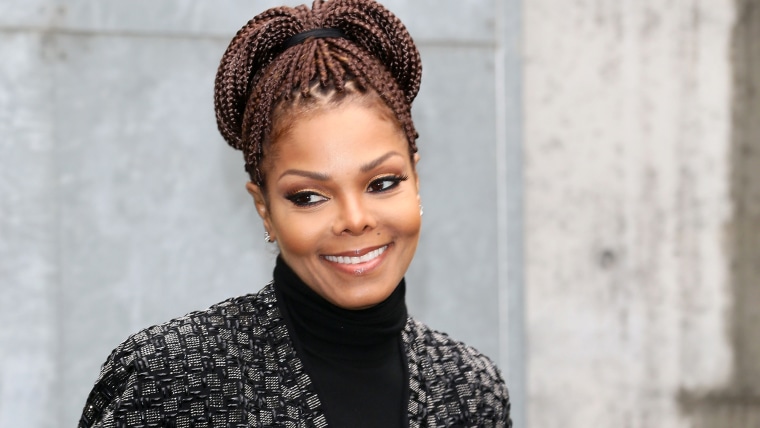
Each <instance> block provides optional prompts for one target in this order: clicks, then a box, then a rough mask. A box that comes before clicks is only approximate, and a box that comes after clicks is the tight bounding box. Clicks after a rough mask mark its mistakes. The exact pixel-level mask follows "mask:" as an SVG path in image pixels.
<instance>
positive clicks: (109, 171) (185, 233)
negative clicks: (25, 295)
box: [56, 36, 274, 425]
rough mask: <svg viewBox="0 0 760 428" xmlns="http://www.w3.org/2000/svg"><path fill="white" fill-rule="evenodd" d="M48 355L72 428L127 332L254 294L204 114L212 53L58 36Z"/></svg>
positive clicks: (234, 199) (266, 260)
mask: <svg viewBox="0 0 760 428" xmlns="http://www.w3.org/2000/svg"><path fill="white" fill-rule="evenodd" d="M57 40H58V46H57V48H58V50H59V52H60V54H61V56H65V58H66V60H65V61H62V62H61V63H60V64H59V67H58V69H57V77H56V84H57V86H58V93H59V96H58V97H57V104H56V107H57V112H58V116H57V117H58V118H59V120H58V126H57V132H56V141H57V142H58V145H59V150H58V152H59V157H58V161H59V166H58V170H59V174H60V180H61V189H60V195H61V204H62V205H61V215H60V216H61V218H60V220H61V247H62V251H61V285H62V306H63V307H65V308H66V311H65V313H63V314H62V317H61V326H62V335H61V337H62V340H63V346H62V353H61V356H60V358H61V360H62V363H63V364H64V366H65V367H68V370H66V371H65V372H64V373H63V376H64V377H63V383H64V384H65V385H67V390H68V391H70V392H71V394H70V395H68V396H67V397H68V400H69V402H68V405H67V406H66V409H67V416H66V418H65V419H66V421H67V422H69V425H70V424H73V423H74V421H75V418H76V417H77V416H78V415H77V414H78V412H79V411H80V410H81V406H82V403H83V400H84V398H85V397H86V394H87V392H89V388H90V387H91V385H92V382H93V381H94V379H95V376H96V375H97V371H98V368H99V366H100V364H101V363H102V362H103V361H104V359H105V357H106V356H107V355H108V353H109V352H110V350H111V349H112V348H113V347H114V346H115V345H116V344H118V343H119V342H120V341H122V340H123V339H125V338H126V336H127V335H128V334H130V333H134V332H136V331H137V330H139V329H141V328H143V327H147V326H148V325H151V324H154V323H158V322H163V321H166V320H168V319H169V318H173V317H176V316H179V315H182V314H184V313H186V312H188V311H191V310H197V309H204V308H205V307H207V306H208V305H210V304H212V303H216V302H218V301H220V300H223V299H225V298H227V297H230V296H234V295H240V294H244V293H249V292H254V291H256V290H258V289H259V288H260V287H261V286H263V284H264V283H265V282H266V281H268V280H269V278H270V277H271V268H272V266H273V260H274V256H273V254H271V253H270V252H267V250H266V249H265V248H264V244H263V241H262V239H261V236H262V228H261V226H260V222H259V220H258V216H257V215H256V213H255V211H254V210H253V204H252V202H251V199H250V197H249V196H248V194H247V193H246V191H245V188H244V184H245V182H246V175H245V173H244V171H243V167H242V157H241V156H240V155H239V154H238V153H237V152H235V151H233V150H232V149H230V148H229V147H228V146H227V144H226V143H225V142H224V141H223V140H222V139H221V137H220V136H219V135H218V132H217V130H216V124H215V122H214V116H213V106H212V86H213V84H212V82H213V76H214V73H215V64H216V62H217V61H218V57H219V55H220V52H221V51H222V50H223V49H224V46H222V45H221V44H220V43H218V42H205V41H202V40H183V39H160V38H154V39H146V38H128V37H127V38H124V37H93V36H58V37H57Z"/></svg>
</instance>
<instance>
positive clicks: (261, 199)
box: [245, 181, 276, 241]
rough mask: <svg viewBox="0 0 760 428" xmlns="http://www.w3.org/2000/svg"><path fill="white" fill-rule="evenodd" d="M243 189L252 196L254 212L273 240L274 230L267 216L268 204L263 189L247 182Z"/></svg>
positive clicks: (274, 237)
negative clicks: (257, 214)
mask: <svg viewBox="0 0 760 428" xmlns="http://www.w3.org/2000/svg"><path fill="white" fill-rule="evenodd" d="M245 189H246V190H247V191H248V194H250V195H251V196H252V197H253V204H254V205H255V206H256V212H257V213H259V217H261V220H262V222H263V223H264V230H266V231H267V232H269V236H270V239H271V240H272V241H274V240H275V239H276V236H275V233H274V230H272V221H271V218H270V216H269V205H268V204H267V200H266V197H265V196H264V191H263V190H262V189H261V187H259V186H258V185H256V184H253V183H252V182H250V181H249V182H248V183H246V184H245Z"/></svg>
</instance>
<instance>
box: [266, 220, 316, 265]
mask: <svg viewBox="0 0 760 428" xmlns="http://www.w3.org/2000/svg"><path fill="white" fill-rule="evenodd" d="M278 220H279V221H277V226H279V227H277V230H278V241H279V244H280V250H281V251H282V252H284V253H288V254H292V255H299V256H302V255H309V254H313V253H314V252H315V251H317V250H318V247H319V243H320V240H321V238H322V235H323V234H324V233H323V231H324V227H323V226H322V225H321V224H320V223H319V222H318V221H316V220H315V219H314V218H308V219H307V216H298V215H290V216H283V218H280V219H278Z"/></svg>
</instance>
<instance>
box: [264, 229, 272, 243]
mask: <svg viewBox="0 0 760 428" xmlns="http://www.w3.org/2000/svg"><path fill="white" fill-rule="evenodd" d="M264 242H267V243H269V242H272V237H271V236H269V232H268V231H265V232H264Z"/></svg>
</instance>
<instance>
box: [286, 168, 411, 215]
mask: <svg viewBox="0 0 760 428" xmlns="http://www.w3.org/2000/svg"><path fill="white" fill-rule="evenodd" d="M408 179H409V176H408V175H388V176H385V177H379V178H376V179H374V180H372V181H371V182H370V183H369V186H368V188H367V190H368V191H369V192H370V193H384V192H388V191H391V190H393V189H395V188H396V187H398V185H399V184H400V183H401V182H403V181H406V180H408ZM385 182H391V184H390V185H389V186H387V187H385V188H380V189H377V190H372V188H373V187H374V185H375V184H382V183H385ZM312 196H317V197H319V198H323V200H319V201H313V202H311V201H304V199H306V198H311V197H312ZM285 198H286V199H287V200H289V201H290V202H292V203H293V205H295V206H297V207H302V208H307V207H313V206H315V205H317V204H319V203H321V202H324V200H326V199H327V197H325V196H322V195H320V194H319V193H317V192H314V191H311V190H304V191H296V192H293V193H288V194H287V195H285Z"/></svg>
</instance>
